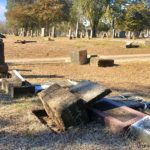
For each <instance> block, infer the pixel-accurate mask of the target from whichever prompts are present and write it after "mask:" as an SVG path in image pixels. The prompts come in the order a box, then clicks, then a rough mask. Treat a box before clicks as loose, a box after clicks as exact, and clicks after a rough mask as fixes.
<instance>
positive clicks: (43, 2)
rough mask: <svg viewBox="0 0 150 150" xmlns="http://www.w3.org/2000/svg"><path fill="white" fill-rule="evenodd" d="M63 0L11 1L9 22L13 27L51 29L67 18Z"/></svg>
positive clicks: (9, 4) (7, 15)
mask: <svg viewBox="0 0 150 150" xmlns="http://www.w3.org/2000/svg"><path fill="white" fill-rule="evenodd" d="M64 6H66V5H64V3H62V1H61V0H37V1H35V2H34V1H33V0H27V1H25V0H22V1H15V3H13V1H12V0H11V1H9V3H8V8H9V9H8V12H7V13H6V17H7V20H8V21H9V24H10V26H13V27H25V28H28V27H29V26H30V27H33V26H36V27H41V26H43V27H46V28H48V27H49V24H52V23H56V22H60V21H62V20H64V19H66V18H68V17H67V15H66V13H65V11H66V9H64Z"/></svg>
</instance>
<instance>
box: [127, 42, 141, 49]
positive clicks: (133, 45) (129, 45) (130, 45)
mask: <svg viewBox="0 0 150 150" xmlns="http://www.w3.org/2000/svg"><path fill="white" fill-rule="evenodd" d="M125 47H126V48H138V47H140V46H139V45H137V44H134V43H133V42H129V43H126V46H125Z"/></svg>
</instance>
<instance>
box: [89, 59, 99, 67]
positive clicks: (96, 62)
mask: <svg viewBox="0 0 150 150" xmlns="http://www.w3.org/2000/svg"><path fill="white" fill-rule="evenodd" d="M90 66H95V67H99V57H91V58H90Z"/></svg>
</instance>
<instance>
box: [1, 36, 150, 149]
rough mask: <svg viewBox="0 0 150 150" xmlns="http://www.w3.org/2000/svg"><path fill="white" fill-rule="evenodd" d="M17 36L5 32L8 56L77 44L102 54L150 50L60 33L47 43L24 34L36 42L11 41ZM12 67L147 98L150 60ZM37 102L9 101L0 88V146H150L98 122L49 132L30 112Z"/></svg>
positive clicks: (49, 52) (64, 51)
mask: <svg viewBox="0 0 150 150" xmlns="http://www.w3.org/2000/svg"><path fill="white" fill-rule="evenodd" d="M17 39H20V38H18V37H13V38H12V37H8V38H7V39H6V40H5V47H6V51H5V53H6V58H7V59H17V58H41V57H57V56H61V57H62V56H69V53H70V52H71V50H73V49H78V48H86V49H87V50H88V51H89V53H98V54H101V55H120V54H140V53H149V48H148V47H141V48H139V49H125V48H123V46H124V44H125V42H123V41H121V42H120V41H110V40H101V39H92V40H90V41H89V40H86V39H83V40H81V41H79V40H68V39H65V38H59V39H56V40H55V41H50V42H48V41H43V40H42V39H41V38H33V39H32V38H29V40H37V43H32V44H31V43H30V44H25V45H21V44H14V41H16V40H17ZM25 39H26V38H25ZM26 40H27V39H26ZM108 41H109V42H108ZM12 69H17V70H18V71H19V72H20V73H21V74H22V75H23V76H24V77H25V78H26V79H27V80H28V81H30V82H31V83H43V82H46V81H49V80H51V81H54V80H65V79H75V80H80V79H84V80H92V81H96V82H99V83H101V84H103V85H105V86H107V87H109V88H111V89H112V90H113V93H114V94H120V93H122V92H133V93H136V94H137V95H141V96H143V97H144V98H146V99H147V100H149V99H150V62H134V63H133V62H132V63H126V64H120V65H118V66H114V67H107V68H98V67H90V66H89V65H85V66H77V65H72V64H40V65H39V64H36V65H16V66H13V65H12V66H10V70H12ZM41 107H42V105H41V102H40V101H39V99H38V97H36V96H35V97H32V98H31V97H30V98H25V97H23V98H20V99H17V100H12V99H11V98H10V97H9V96H7V95H5V94H4V93H3V92H2V91H1V92H0V150H5V149H6V150H11V149H12V150H14V149H39V150H41V149H43V150H44V149H51V150H57V149H58V150H79V149H80V150H110V149H115V150H117V149H118V150H120V149H121V150H126V149H131V150H137V149H139V150H141V149H144V150H149V149H150V147H149V146H148V145H146V144H144V143H142V142H140V141H139V140H134V139H131V138H127V137H126V136H117V135H113V134H111V133H110V132H109V130H108V129H106V128H105V127H104V126H102V125H101V124H100V121H97V122H93V123H89V124H88V125H85V126H80V127H76V128H73V129H70V130H68V131H67V132H65V133H63V134H60V135H57V134H54V133H52V132H51V131H50V130H49V129H48V128H47V127H46V126H44V125H43V124H41V123H40V122H38V120H37V119H36V118H35V116H34V115H33V114H32V110H33V109H36V108H41Z"/></svg>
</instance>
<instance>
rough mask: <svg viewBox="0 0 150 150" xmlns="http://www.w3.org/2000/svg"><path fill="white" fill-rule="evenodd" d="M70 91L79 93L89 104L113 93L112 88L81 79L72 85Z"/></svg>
mask: <svg viewBox="0 0 150 150" xmlns="http://www.w3.org/2000/svg"><path fill="white" fill-rule="evenodd" d="M70 91H71V92H72V93H75V94H78V95H79V97H80V98H81V99H83V100H84V102H85V103H88V104H92V103H94V102H95V101H97V100H98V99H101V98H103V97H105V96H106V95H108V94H110V93H111V90H110V89H108V88H106V87H104V86H102V85H100V84H98V83H95V82H91V81H81V82H79V83H78V84H77V85H74V86H72V87H70Z"/></svg>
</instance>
